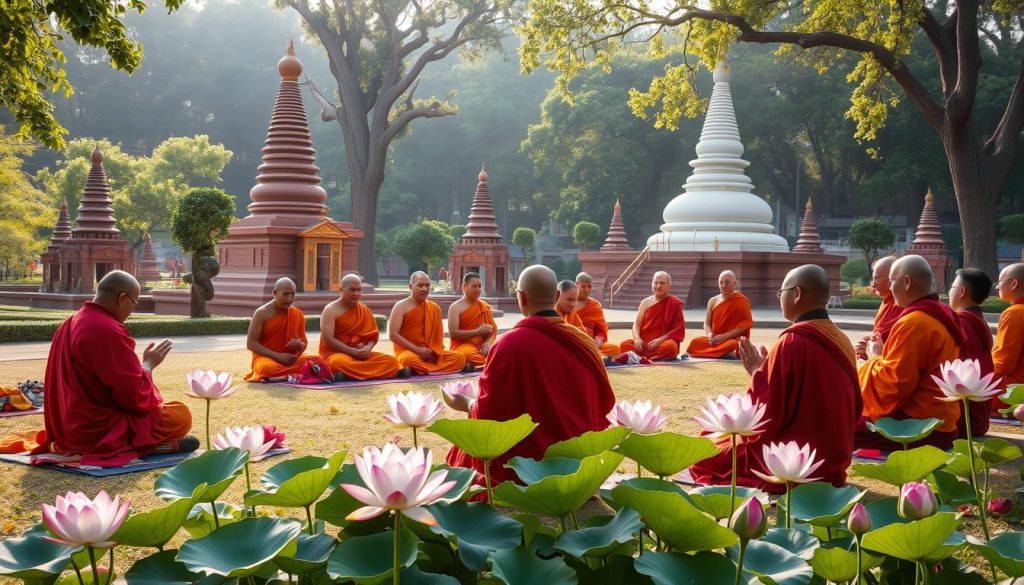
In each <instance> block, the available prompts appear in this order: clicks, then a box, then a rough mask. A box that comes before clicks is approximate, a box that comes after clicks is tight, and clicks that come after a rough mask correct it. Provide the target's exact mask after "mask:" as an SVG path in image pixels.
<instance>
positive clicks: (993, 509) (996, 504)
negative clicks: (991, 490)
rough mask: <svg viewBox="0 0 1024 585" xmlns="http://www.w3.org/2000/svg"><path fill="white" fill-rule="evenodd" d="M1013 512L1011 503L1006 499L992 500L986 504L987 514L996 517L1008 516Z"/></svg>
mask: <svg viewBox="0 0 1024 585" xmlns="http://www.w3.org/2000/svg"><path fill="white" fill-rule="evenodd" d="M1012 511H1013V502H1011V501H1010V500H1009V499H1007V498H992V501H991V502H989V503H988V513H989V514H994V515H996V516H1002V515H1004V514H1009V513H1010V512H1012Z"/></svg>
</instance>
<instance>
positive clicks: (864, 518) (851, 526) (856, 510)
mask: <svg viewBox="0 0 1024 585" xmlns="http://www.w3.org/2000/svg"><path fill="white" fill-rule="evenodd" d="M846 528H847V530H849V531H850V532H852V533H854V534H855V535H857V536H861V535H864V534H867V533H868V532H871V516H869V515H868V509H867V508H865V507H864V504H862V503H860V502H857V503H856V504H854V505H853V508H851V509H850V515H849V516H848V517H847V518H846Z"/></svg>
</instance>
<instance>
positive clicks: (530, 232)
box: [512, 227, 537, 264]
mask: <svg viewBox="0 0 1024 585" xmlns="http://www.w3.org/2000/svg"><path fill="white" fill-rule="evenodd" d="M512 243H513V244H514V245H516V246H518V247H519V248H520V249H521V250H522V251H523V253H524V254H526V259H527V264H530V262H529V260H530V258H531V257H532V256H533V252H534V248H535V246H536V245H537V232H536V231H534V229H533V228H528V227H517V228H516V231H514V232H512Z"/></svg>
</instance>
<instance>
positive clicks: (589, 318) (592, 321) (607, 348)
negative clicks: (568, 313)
mask: <svg viewBox="0 0 1024 585" xmlns="http://www.w3.org/2000/svg"><path fill="white" fill-rule="evenodd" d="M576 314H577V315H579V316H580V320H581V321H583V327H585V328H586V330H587V334H588V335H590V336H591V337H600V338H601V339H603V340H604V343H603V344H601V347H600V348H599V349H600V350H601V354H602V355H606V356H608V357H615V356H617V355H619V354H620V353H622V349H621V348H619V345H618V344H617V343H608V322H607V321H605V320H604V309H603V308H601V303H600V302H599V301H598V300H597V299H595V298H588V299H587V301H586V302H585V303H584V304H583V306H582V307H580V308H579V309H577V310H576Z"/></svg>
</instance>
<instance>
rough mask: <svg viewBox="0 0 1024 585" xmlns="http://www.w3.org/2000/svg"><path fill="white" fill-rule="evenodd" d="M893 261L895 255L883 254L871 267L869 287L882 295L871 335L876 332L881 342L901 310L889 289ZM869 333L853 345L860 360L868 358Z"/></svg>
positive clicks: (887, 335)
mask: <svg viewBox="0 0 1024 585" xmlns="http://www.w3.org/2000/svg"><path fill="white" fill-rule="evenodd" d="M895 261H896V257H895V256H885V257H882V258H879V259H878V260H875V263H874V265H872V267H871V288H873V289H874V290H875V293H876V294H877V295H878V296H880V297H882V304H881V305H879V307H878V312H877V313H875V324H874V326H873V327H872V329H871V335H875V334H878V338H879V339H881V340H882V343H885V340H886V339H888V338H889V332H890V331H892V326H893V325H895V324H896V320H897V319H899V318H900V314H901V313H902V312H903V309H902V308H900V307H899V305H897V304H896V299H894V298H893V296H892V291H891V290H890V289H889V270H890V269H892V263H893V262H895ZM871 335H865V336H864V337H863V338H862V339H861V340H860V341H859V342H857V345H856V346H855V347H854V349H856V350H857V357H858V358H860V359H862V360H866V359H868V354H867V346H868V341H869V340H870V339H871Z"/></svg>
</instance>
